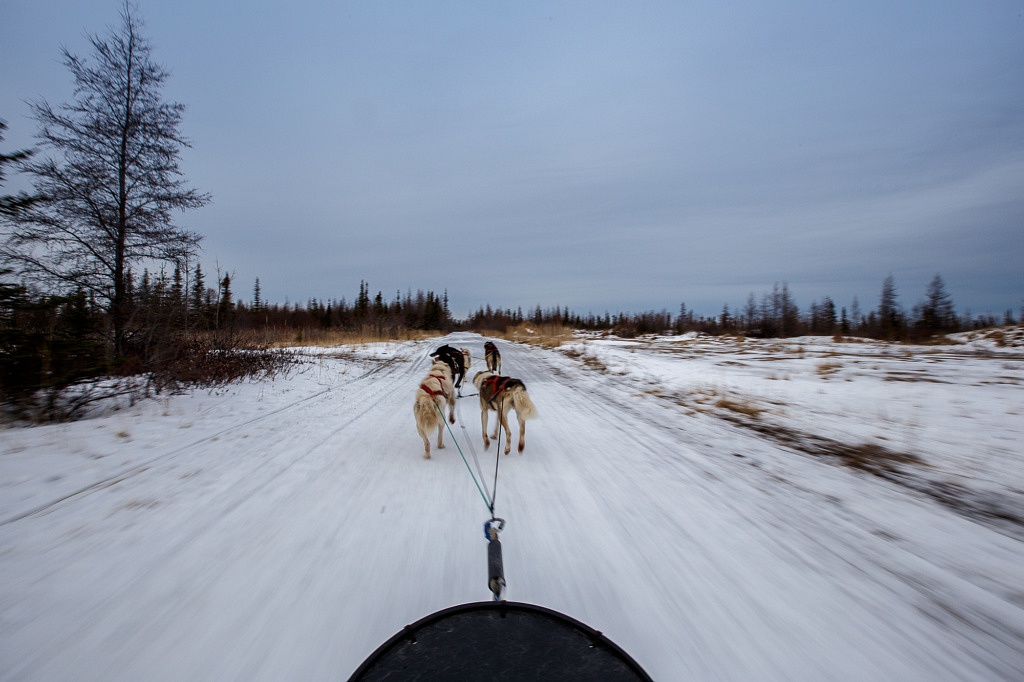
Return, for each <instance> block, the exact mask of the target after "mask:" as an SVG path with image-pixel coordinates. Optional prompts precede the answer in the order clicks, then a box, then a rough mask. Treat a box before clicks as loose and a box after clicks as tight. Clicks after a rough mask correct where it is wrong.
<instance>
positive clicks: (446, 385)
mask: <svg viewBox="0 0 1024 682" xmlns="http://www.w3.org/2000/svg"><path fill="white" fill-rule="evenodd" d="M446 402H447V403H448V421H450V422H451V423H452V424H454V423H455V389H454V388H453V387H452V374H451V370H450V369H449V368H448V365H447V364H446V363H444V362H442V361H441V360H435V361H434V364H433V365H431V366H430V372H429V373H428V374H427V376H426V377H424V378H423V381H422V382H421V383H420V386H419V388H417V389H416V401H415V402H414V403H413V406H412V411H413V414H414V415H415V416H416V431H417V432H419V434H420V438H422V439H423V458H424V459H430V431H431V429H433V428H435V427H436V428H437V449H438V450H440V449H442V448H443V447H444V439H443V436H444V414H443V413H442V410H443V409H444V404H445V403H446Z"/></svg>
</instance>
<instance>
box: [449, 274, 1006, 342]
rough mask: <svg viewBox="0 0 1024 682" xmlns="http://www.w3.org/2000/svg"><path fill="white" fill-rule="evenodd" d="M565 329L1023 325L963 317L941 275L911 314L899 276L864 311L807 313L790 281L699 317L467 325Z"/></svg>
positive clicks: (912, 334)
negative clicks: (735, 305)
mask: <svg viewBox="0 0 1024 682" xmlns="http://www.w3.org/2000/svg"><path fill="white" fill-rule="evenodd" d="M523 323H529V324H535V325H549V324H554V325H563V326H567V327H572V328H574V329H585V330H589V331H605V330H607V331H612V332H614V333H616V334H618V335H620V336H636V335H640V334H665V333H672V334H684V333H687V332H701V333H704V334H712V335H724V334H742V335H744V336H750V337H762V338H784V337H793V336H806V335H815V336H822V335H824V336H861V337H867V338H875V339H880V340H886V341H915V342H919V341H924V340H927V339H930V338H932V337H934V336H936V335H941V334H949V333H954V332H960V331H966V330H970V329H980V328H985V327H995V326H999V325H1008V324H1016V323H1017V320H1016V318H1015V317H1014V314H1013V311H1012V310H1007V311H1006V312H1005V313H1004V314H1003V315H1002V316H1000V317H996V316H993V315H978V316H972V315H971V314H970V313H963V314H960V313H957V311H956V309H955V306H954V304H953V298H952V295H951V294H950V293H949V291H948V290H947V288H946V284H945V282H944V280H943V279H942V276H941V275H939V274H936V275H935V276H934V277H933V278H932V280H931V281H930V282H929V284H928V287H927V289H926V291H925V295H924V298H923V299H921V300H920V301H919V302H917V303H915V304H914V305H913V306H911V307H910V308H909V309H907V308H905V307H904V306H902V305H901V304H900V302H899V300H898V296H897V291H896V285H895V280H894V278H893V276H892V275H890V276H888V277H886V278H885V280H884V281H883V282H882V287H881V291H880V294H879V300H878V305H877V307H875V308H872V309H870V310H867V311H866V312H864V311H863V310H862V308H861V306H860V303H859V302H858V300H857V298H856V297H855V298H854V299H853V301H852V303H851V304H850V307H849V308H847V307H845V306H842V307H840V306H837V305H836V303H835V302H834V301H833V300H832V298H831V297H829V296H825V297H823V298H821V299H817V300H814V301H812V302H811V303H810V305H809V306H808V307H807V308H806V309H805V310H801V309H800V307H799V306H798V305H797V302H796V301H795V299H794V297H793V295H792V293H791V292H790V290H789V285H788V284H787V283H782V284H775V286H774V287H773V288H772V290H771V291H770V292H766V293H763V294H761V295H760V296H755V295H754V293H750V295H749V296H748V297H747V300H746V302H745V303H744V305H743V306H741V307H738V308H730V307H729V305H728V304H725V305H723V306H722V310H721V312H720V313H719V314H717V315H706V314H698V313H696V312H695V311H693V310H692V309H688V308H687V306H686V304H685V303H681V304H680V306H679V310H678V312H676V313H671V312H669V311H668V310H664V309H663V310H660V311H647V312H642V313H622V312H620V313H616V314H611V313H607V312H606V313H604V314H603V315H595V314H593V313H588V314H587V315H580V314H577V313H574V312H572V311H570V310H569V309H568V308H567V307H560V306H556V307H553V308H548V309H542V308H541V307H540V306H538V307H536V308H535V309H534V310H533V311H531V312H530V313H528V314H524V313H523V310H522V308H518V309H516V310H514V311H513V310H511V309H504V310H502V309H495V308H492V307H491V306H490V305H488V306H484V307H481V308H479V309H478V310H477V311H476V312H474V313H473V314H471V315H470V316H469V318H468V319H467V320H466V322H465V326H466V328H469V329H474V330H488V329H491V330H499V329H503V328H506V327H508V326H515V325H517V324H523Z"/></svg>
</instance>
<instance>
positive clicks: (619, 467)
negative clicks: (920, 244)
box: [0, 331, 1024, 681]
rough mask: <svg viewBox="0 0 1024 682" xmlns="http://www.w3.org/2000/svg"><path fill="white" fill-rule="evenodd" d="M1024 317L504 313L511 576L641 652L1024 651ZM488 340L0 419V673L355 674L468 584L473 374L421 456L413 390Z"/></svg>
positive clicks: (916, 676) (970, 669)
mask: <svg viewBox="0 0 1024 682" xmlns="http://www.w3.org/2000/svg"><path fill="white" fill-rule="evenodd" d="M1021 336H1022V334H1021V332H1020V331H1018V332H1017V335H1016V338H1015V339H1013V338H1008V337H1007V336H1004V338H1003V339H1002V340H1001V341H999V342H997V340H994V339H991V338H989V339H983V338H979V337H970V336H968V335H965V336H963V337H961V338H960V339H958V341H959V343H957V344H953V345H944V346H929V347H908V346H889V345H884V344H879V343H835V342H833V341H832V340H831V339H823V338H806V339H790V340H785V341H751V340H748V341H738V340H728V339H709V338H703V337H657V338H644V339H633V340H625V339H615V338H609V337H583V336H581V337H579V338H578V339H577V341H576V342H574V343H572V344H568V345H565V346H563V347H561V348H559V349H554V350H551V349H542V348H537V347H532V346H525V345H517V344H511V343H503V342H500V341H499V347H500V348H501V350H502V357H503V373H504V374H509V375H512V376H515V377H519V378H521V379H523V380H524V381H525V382H526V385H527V387H528V389H529V392H530V395H531V396H532V398H533V401H534V402H535V403H536V405H537V407H538V409H539V411H540V416H539V418H538V419H537V420H536V421H531V422H529V425H528V427H527V445H526V449H525V452H524V453H523V454H522V455H518V454H516V453H515V450H513V454H512V455H509V456H507V457H505V456H502V457H500V458H497V459H498V462H497V472H498V473H497V486H496V490H495V491H493V492H495V493H496V497H495V501H496V508H495V513H496V514H497V515H498V516H500V517H502V518H504V519H505V520H506V521H507V525H506V528H505V530H504V532H503V533H502V537H501V539H502V545H503V547H504V564H505V576H506V579H507V581H508V590H507V592H506V594H505V596H506V598H508V599H509V600H512V601H520V602H528V603H532V604H538V605H540V606H545V607H547V608H551V609H555V610H558V611H561V612H563V613H565V614H566V615H569V616H571V617H573V618H576V619H578V620H581V621H583V622H584V623H586V624H588V625H590V626H591V627H593V628H595V629H597V630H600V631H602V632H603V633H605V635H607V636H608V637H609V638H610V639H611V640H613V641H614V642H615V643H616V644H618V645H619V646H621V647H622V648H623V649H625V650H626V651H627V652H629V653H630V654H631V655H632V656H633V658H635V659H636V661H637V662H638V663H640V665H641V666H643V667H644V668H645V669H646V670H647V672H648V673H649V674H650V675H651V676H652V677H653V678H654V679H655V680H659V681H663V680H664V681H672V680H1021V679H1024V463H1022V454H1021V453H1022V451H1024V447H1022V445H1021V436H1022V435H1024V391H1022V390H1021V388H1022V383H1024V341H1022V339H1021ZM483 341H484V339H483V338H482V337H480V336H477V335H474V334H453V335H451V336H448V337H445V338H444V339H435V340H432V341H430V342H409V343H392V344H375V345H368V346H362V347H351V348H349V347H345V348H326V349H303V351H302V352H303V353H304V354H305V357H306V361H305V362H304V364H303V365H301V367H299V368H296V369H294V370H292V371H291V372H290V373H289V374H288V375H287V376H283V377H279V378H278V379H276V380H275V381H268V382H264V383H243V384H239V385H236V386H232V387H230V388H227V389H223V390H216V391H196V392H194V393H191V394H188V395H178V396H173V397H167V398H163V399H159V400H153V401H147V402H141V403H137V404H135V405H123V406H121V407H120V409H108V410H106V411H105V412H104V413H101V414H96V415H93V416H92V417H91V418H89V419H85V420H82V421H79V422H76V423H70V424H60V425H52V426H40V427H33V428H4V429H2V430H0V440H2V445H0V679H3V680H47V681H49V680H338V679H346V678H347V677H348V676H349V675H350V674H351V673H352V671H354V669H355V668H356V667H357V666H358V665H359V664H360V663H361V662H362V660H363V659H364V658H365V657H366V656H367V655H369V654H370V653H371V652H372V651H373V650H374V649H375V648H376V647H377V646H378V645H379V644H381V643H382V642H384V641H385V640H386V639H387V638H388V637H390V636H391V635H392V634H394V633H395V632H397V631H398V630H400V629H401V628H402V627H403V626H404V625H406V624H409V623H412V622H414V621H416V620H418V619H420V618H422V617H423V616H426V615H427V614H429V613H432V612H434V611H437V610H440V609H442V608H445V607H448V606H452V605H455V604H462V603H466V602H473V601H486V600H488V599H490V593H489V592H488V590H487V583H486V549H487V543H486V541H485V539H484V536H483V532H482V524H483V522H484V521H486V520H487V519H488V518H489V512H488V510H487V507H486V504H485V502H484V499H483V496H482V495H481V492H480V491H479V490H478V489H477V486H476V484H475V483H474V478H473V477H474V475H475V476H476V477H477V479H478V480H479V481H480V484H481V485H482V486H483V487H484V489H485V491H486V493H487V494H490V493H491V492H492V487H493V486H494V482H495V479H494V470H495V461H496V456H495V446H494V445H493V444H492V446H491V449H490V451H489V452H487V451H484V450H483V444H482V439H481V437H480V419H479V408H478V401H477V399H476V398H475V397H473V396H471V395H468V394H471V393H475V389H474V388H473V387H472V386H467V387H465V388H464V389H463V393H465V394H467V395H466V396H465V397H463V398H462V399H460V400H459V401H458V403H457V406H456V415H457V423H456V425H455V426H454V427H452V432H451V433H446V434H445V443H446V445H447V447H446V448H445V449H443V450H440V451H435V452H434V456H433V459H431V460H424V459H423V458H422V442H421V441H420V439H419V436H418V435H417V434H416V430H415V426H414V423H413V418H412V400H413V393H414V390H415V388H416V386H417V385H418V384H419V382H420V380H421V379H422V378H423V376H424V375H425V374H426V370H427V367H428V365H429V357H428V354H429V353H430V352H431V351H432V350H433V349H434V348H436V347H437V346H438V345H440V344H441V343H445V342H447V343H450V344H452V345H454V346H457V347H467V348H469V349H470V350H471V352H472V354H473V358H474V361H475V363H476V364H475V366H474V367H473V368H472V370H471V373H472V371H476V370H478V369H480V364H481V363H480V359H481V356H482V347H483ZM512 421H513V424H514V421H515V420H514V419H513V420H512ZM513 433H515V428H513ZM453 435H454V441H453ZM456 441H457V443H458V446H459V448H456V446H455V443H456ZM460 449H461V453H462V455H464V457H465V461H464V458H463V456H460ZM471 472H472V473H471Z"/></svg>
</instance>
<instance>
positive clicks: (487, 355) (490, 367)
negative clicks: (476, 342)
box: [484, 341, 501, 374]
mask: <svg viewBox="0 0 1024 682" xmlns="http://www.w3.org/2000/svg"><path fill="white" fill-rule="evenodd" d="M484 361H485V362H486V363H487V371H488V372H494V373H495V374H501V353H499V352H498V347H497V346H495V345H494V343H493V342H491V341H487V342H485V343H484Z"/></svg>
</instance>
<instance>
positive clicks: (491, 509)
mask: <svg viewBox="0 0 1024 682" xmlns="http://www.w3.org/2000/svg"><path fill="white" fill-rule="evenodd" d="M431 402H433V403H434V407H436V408H437V411H438V413H439V414H440V415H441V421H442V422H443V423H444V425H445V427H446V428H447V429H448V435H450V436H451V437H452V441H453V442H454V443H455V449H456V450H458V451H459V456H461V457H462V463H463V464H465V465H466V470H467V471H468V472H469V475H470V477H471V478H472V479H473V483H474V484H475V485H476V489H477V491H479V493H480V497H481V498H482V499H483V501H484V504H485V505H486V506H487V511H489V512H490V513H491V515H492V516H493V515H494V500H493V499H492V500H491V501H490V502H488V501H487V495H485V494H484V491H483V488H481V487H480V483H479V482H478V481H477V480H476V474H474V473H473V469H471V468H470V466H469V462H467V461H466V455H464V454H462V447H461V446H460V445H459V441H458V439H457V438H456V437H455V433H454V432H452V427H451V426H449V425H448V420H447V419H446V418H445V416H444V411H443V410H442V409H441V406H440V405H438V404H437V401H431ZM495 479H497V472H495Z"/></svg>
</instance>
